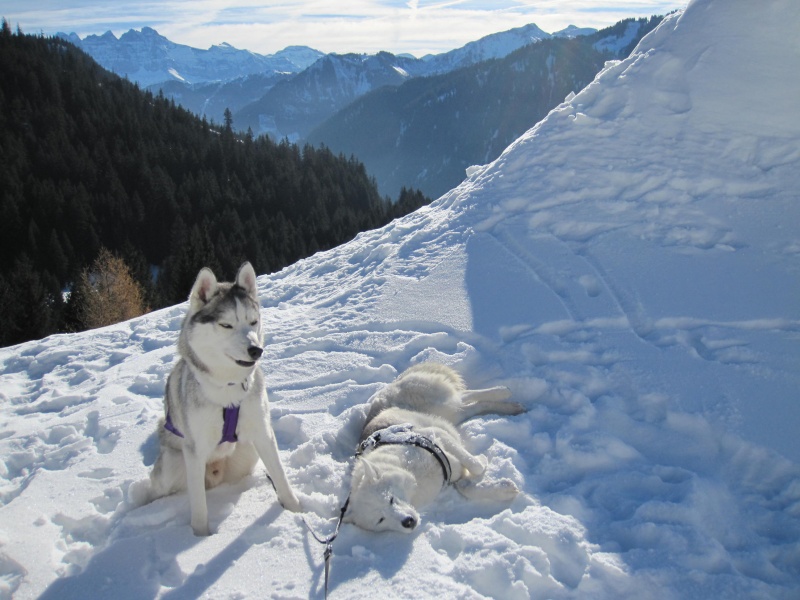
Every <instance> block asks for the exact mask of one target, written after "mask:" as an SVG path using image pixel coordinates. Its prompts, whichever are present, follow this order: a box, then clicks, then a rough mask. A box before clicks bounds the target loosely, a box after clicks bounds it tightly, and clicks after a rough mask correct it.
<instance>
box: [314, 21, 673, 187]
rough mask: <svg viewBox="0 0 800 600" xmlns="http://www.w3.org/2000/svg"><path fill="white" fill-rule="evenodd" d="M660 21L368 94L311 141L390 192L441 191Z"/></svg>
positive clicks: (554, 42)
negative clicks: (357, 163)
mask: <svg viewBox="0 0 800 600" xmlns="http://www.w3.org/2000/svg"><path fill="white" fill-rule="evenodd" d="M659 21H660V18H657V17H654V18H652V19H649V20H647V19H643V20H638V21H637V20H633V19H630V20H627V21H623V22H621V23H618V24H617V25H615V26H614V27H611V28H608V29H605V30H603V31H600V32H597V33H594V34H591V35H586V36H580V37H576V38H573V39H569V38H551V39H543V40H540V41H538V42H537V43H534V44H530V45H527V46H525V47H522V48H520V49H519V50H517V51H515V52H513V53H511V54H509V55H508V56H505V57H504V58H502V59H499V60H489V61H485V62H481V63H478V64H476V65H474V66H471V67H468V68H464V69H457V70H454V71H452V72H450V73H446V74H443V75H439V76H434V77H425V78H416V79H412V80H410V81H408V82H406V83H404V84H403V85H401V86H399V87H392V88H389V87H386V88H382V89H378V90H375V91H373V92H371V93H369V94H365V95H364V96H362V97H361V98H359V99H358V100H356V101H354V102H353V103H352V104H350V105H348V106H347V107H346V108H344V109H342V110H341V111H340V112H338V113H336V114H335V115H334V116H332V117H331V118H330V119H328V120H327V121H325V122H324V123H322V124H321V125H320V126H318V127H317V128H315V129H314V130H313V131H311V132H310V133H309V134H308V136H307V140H308V141H309V142H310V143H312V144H315V145H320V144H324V145H326V146H327V147H329V148H331V149H332V150H333V151H334V152H342V153H344V154H346V155H347V156H350V155H354V156H356V157H359V159H360V160H363V161H364V163H365V164H366V165H367V168H368V170H369V171H370V173H373V174H374V175H375V178H376V180H377V181H378V185H379V187H380V189H381V191H382V192H384V193H390V194H391V193H396V191H398V190H399V189H400V188H401V187H402V186H403V185H414V186H416V187H419V188H420V189H421V190H423V191H424V192H425V193H426V194H428V195H430V196H431V197H434V198H435V197H438V196H440V195H441V194H444V193H445V192H446V191H448V190H450V189H451V188H453V187H455V186H456V185H458V184H459V183H460V182H461V181H462V180H463V179H464V178H465V170H466V168H467V167H469V166H470V165H476V164H485V163H487V162H490V161H492V160H494V159H495V158H497V156H499V154H500V153H501V152H502V151H503V149H504V148H505V147H506V146H508V144H510V143H511V142H512V141H513V140H514V139H516V138H517V137H518V136H519V135H521V134H522V133H523V132H524V131H526V130H527V129H528V128H529V127H530V126H531V125H533V124H534V123H536V122H537V121H539V120H540V119H542V118H543V117H544V116H545V115H546V114H547V113H548V112H549V111H550V110H552V109H553V108H554V107H555V106H557V105H558V104H559V103H560V102H561V101H563V99H564V98H565V97H566V96H567V95H568V94H570V93H571V92H575V91H577V90H580V89H581V88H583V87H584V86H585V85H587V84H588V83H589V82H590V81H591V80H592V79H593V78H594V77H595V75H596V74H597V73H598V72H599V71H600V69H601V68H602V67H603V64H604V63H605V62H606V61H607V60H610V59H617V58H624V57H625V56H627V55H628V54H629V53H630V51H631V50H632V49H633V46H634V45H635V44H636V42H638V40H640V39H641V38H642V37H643V36H644V35H645V34H646V33H647V32H649V31H650V30H652V29H653V28H654V27H655V26H656V25H657V24H658V23H659Z"/></svg>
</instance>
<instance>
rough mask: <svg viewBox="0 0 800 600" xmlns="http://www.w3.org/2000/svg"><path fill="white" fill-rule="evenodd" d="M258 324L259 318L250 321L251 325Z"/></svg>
mask: <svg viewBox="0 0 800 600" xmlns="http://www.w3.org/2000/svg"><path fill="white" fill-rule="evenodd" d="M256 325H258V319H256V320H255V321H250V326H251V327H255V326H256Z"/></svg>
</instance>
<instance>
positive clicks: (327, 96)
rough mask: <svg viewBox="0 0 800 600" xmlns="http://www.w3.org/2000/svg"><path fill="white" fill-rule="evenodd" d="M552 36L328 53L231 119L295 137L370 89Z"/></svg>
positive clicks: (532, 33)
mask: <svg viewBox="0 0 800 600" xmlns="http://www.w3.org/2000/svg"><path fill="white" fill-rule="evenodd" d="M589 31H594V30H587V29H582V30H578V29H577V28H573V29H569V28H568V30H564V32H560V33H559V34H558V35H563V36H564V37H569V36H575V35H582V34H585V33H588V32H589ZM554 35H556V34H554ZM550 37H551V35H550V34H548V33H545V32H544V31H542V30H541V29H539V28H538V27H537V26H536V25H533V24H531V25H526V26H524V27H519V28H516V29H511V30H509V31H504V32H500V33H495V34H491V35H488V36H485V37H483V38H481V39H480V40H477V41H474V42H470V43H468V44H466V45H465V46H463V47H462V48H458V49H455V50H452V51H450V52H445V53H442V54H437V55H429V56H426V57H424V58H423V59H421V60H420V59H415V58H414V57H412V56H407V55H406V56H395V55H393V54H390V53H388V52H379V53H378V54H376V55H374V56H373V55H362V54H344V55H340V54H330V55H328V56H326V57H325V58H324V59H322V60H320V61H318V62H317V63H315V64H314V65H312V66H311V67H309V68H308V69H306V71H304V72H303V73H300V74H299V75H297V76H295V77H292V78H289V79H287V80H286V81H283V82H281V83H280V84H277V85H276V86H275V87H273V88H272V89H270V90H268V91H267V92H266V94H265V95H264V97H263V98H261V99H260V100H258V101H257V102H254V103H253V104H251V105H249V106H247V107H246V108H244V109H241V110H240V111H238V112H237V113H236V114H235V119H234V122H235V123H236V127H237V128H239V129H242V130H245V129H247V128H251V129H252V130H253V131H254V132H256V133H266V134H269V135H270V136H272V137H274V138H277V139H281V138H284V137H286V138H288V139H289V140H291V141H297V140H300V139H304V138H305V137H306V136H307V135H308V134H309V133H310V132H311V131H312V130H313V129H314V128H315V127H316V126H317V125H319V124H321V123H322V122H323V121H325V120H326V119H327V118H329V117H331V116H332V115H334V114H335V113H336V112H337V111H339V110H340V109H342V108H344V107H345V106H347V105H348V104H350V103H351V102H353V101H355V100H357V99H358V98H360V97H362V96H363V95H364V94H367V93H368V92H371V91H373V90H377V89H380V88H382V87H387V86H389V87H397V86H398V85H401V84H402V83H404V82H406V81H409V80H411V79H413V78H415V77H422V76H430V75H437V74H442V73H449V72H451V71H453V70H456V69H459V68H463V67H466V66H470V65H475V64H477V63H480V62H483V61H486V60H491V59H495V58H501V57H505V56H507V55H508V54H510V53H511V52H513V51H515V50H517V49H519V48H522V47H524V46H528V45H530V44H533V43H535V42H537V41H540V40H542V39H548V38H550ZM401 187H402V185H401ZM399 189H400V188H399V187H398V190H399Z"/></svg>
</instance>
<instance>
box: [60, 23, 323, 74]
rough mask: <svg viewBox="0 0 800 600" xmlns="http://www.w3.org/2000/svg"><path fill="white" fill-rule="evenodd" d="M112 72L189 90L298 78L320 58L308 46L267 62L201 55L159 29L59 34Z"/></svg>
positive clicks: (216, 51)
mask: <svg viewBox="0 0 800 600" xmlns="http://www.w3.org/2000/svg"><path fill="white" fill-rule="evenodd" d="M59 36H60V37H62V38H64V39H66V40H67V41H69V42H71V43H73V44H75V45H76V46H78V47H79V48H80V49H82V50H83V51H85V52H86V53H87V54H89V55H90V56H91V57H92V58H94V59H95V60H96V61H97V62H98V63H100V65H101V66H103V67H105V68H106V69H108V70H109V71H112V72H114V73H116V74H117V75H120V76H121V77H127V78H128V79H129V80H131V81H133V82H135V83H138V84H139V85H140V86H141V87H149V86H153V85H158V84H163V83H164V82H168V81H180V82H183V83H186V84H196V83H208V82H217V81H230V80H232V79H236V78H238V77H245V76H248V75H254V74H265V73H274V72H278V73H297V72H299V71H302V70H303V69H305V68H306V67H307V66H309V65H310V64H312V63H313V62H314V61H315V60H317V59H318V58H320V57H321V56H322V53H321V52H319V51H317V50H313V49H312V48H307V47H305V46H290V47H288V48H286V49H284V50H281V51H280V52H276V53H275V54H272V55H269V56H262V55H260V54H256V53H254V52H250V51H247V50H238V49H236V48H234V47H233V46H231V45H229V44H221V45H218V46H212V47H211V48H209V49H208V50H200V49H198V48H192V47H190V46H184V45H182V44H176V43H174V42H171V41H170V40H168V39H167V38H165V37H164V36H162V35H160V34H159V33H158V32H157V31H156V30H155V29H152V28H150V27H143V28H142V30H141V31H136V30H134V29H131V30H130V31H128V32H127V33H124V34H123V35H122V36H120V38H119V39H117V38H116V36H114V34H113V33H111V32H110V31H109V32H106V33H105V34H103V35H101V36H97V35H90V36H87V37H85V38H84V39H80V37H78V36H77V35H75V34H74V33H72V34H63V33H62V34H59Z"/></svg>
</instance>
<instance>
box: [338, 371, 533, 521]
mask: <svg viewBox="0 0 800 600" xmlns="http://www.w3.org/2000/svg"><path fill="white" fill-rule="evenodd" d="M510 396H511V393H510V391H509V390H508V389H507V388H502V387H496V388H490V389H485V390H467V389H466V388H465V385H464V382H463V380H462V379H461V376H460V375H458V373H456V372H455V371H454V370H453V369H451V368H449V367H446V366H444V365H440V364H436V363H423V364H420V365H416V366H414V367H411V368H410V369H408V370H407V371H405V372H404V373H402V374H401V375H400V376H399V377H398V378H397V379H396V380H395V381H394V382H392V383H391V384H389V385H388V386H387V387H386V388H384V389H383V390H381V391H380V392H378V393H377V394H376V395H375V397H374V398H373V399H372V401H371V406H370V410H369V414H368V415H367V421H366V424H365V425H364V429H363V431H362V437H361V439H362V440H363V439H366V438H367V437H369V436H370V435H371V434H372V433H374V432H375V431H378V430H381V429H385V428H386V427H390V426H392V425H400V424H404V423H409V424H411V425H413V426H414V432H416V433H418V434H421V435H423V436H425V437H427V438H429V439H430V440H432V441H433V442H435V443H436V444H437V445H438V446H439V447H440V448H441V449H442V450H443V451H444V453H445V455H446V456H447V458H448V459H449V461H450V466H451V467H452V477H451V482H452V483H454V484H455V486H456V489H458V490H459V491H460V492H461V493H462V494H464V495H465V496H466V497H468V498H484V499H490V500H509V499H512V498H513V497H514V496H516V494H517V493H518V492H519V490H517V487H516V486H515V485H514V484H513V482H511V481H509V480H501V481H495V482H486V481H482V482H481V483H480V485H478V484H477V482H478V480H479V479H480V477H481V476H482V475H483V472H484V471H485V469H486V465H487V461H486V458H485V457H484V456H473V455H472V454H471V453H470V452H469V451H468V450H467V449H466V448H465V447H464V443H463V441H462V439H461V435H460V433H459V431H458V430H457V429H456V427H455V426H456V425H458V424H459V423H462V422H463V421H465V420H467V419H470V418H472V417H475V416H478V415H483V414H489V413H494V414H503V415H516V414H520V413H522V412H524V411H525V409H524V407H523V406H522V405H520V404H518V403H516V402H510V401H509V400H508V398H509V397H510ZM442 484H443V473H442V468H441V465H440V464H439V462H438V461H437V460H436V458H435V457H434V456H433V455H432V454H431V453H430V452H429V451H427V450H425V449H424V448H419V447H416V446H408V445H382V446H378V447H376V448H374V449H373V450H370V451H369V452H367V453H365V454H363V455H361V456H360V457H359V458H358V460H356V463H355V466H354V467H353V476H352V484H351V492H350V503H349V505H348V510H347V513H346V514H345V517H344V522H347V523H354V524H355V525H358V526H359V527H362V528H363V529H368V530H371V531H403V532H410V531H412V530H413V529H414V528H415V527H416V526H417V525H418V524H419V521H420V515H419V510H420V508H422V507H423V506H425V505H427V504H429V503H430V502H432V501H433V500H434V499H435V498H436V497H437V495H438V494H439V492H440V491H441V489H442Z"/></svg>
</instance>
